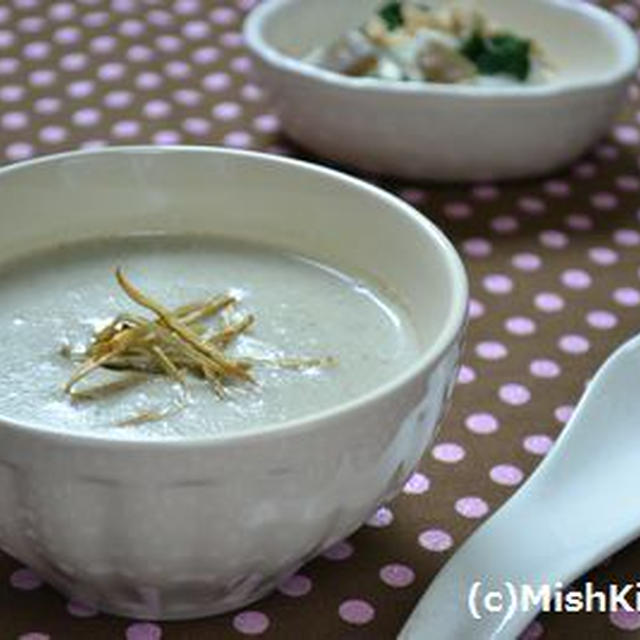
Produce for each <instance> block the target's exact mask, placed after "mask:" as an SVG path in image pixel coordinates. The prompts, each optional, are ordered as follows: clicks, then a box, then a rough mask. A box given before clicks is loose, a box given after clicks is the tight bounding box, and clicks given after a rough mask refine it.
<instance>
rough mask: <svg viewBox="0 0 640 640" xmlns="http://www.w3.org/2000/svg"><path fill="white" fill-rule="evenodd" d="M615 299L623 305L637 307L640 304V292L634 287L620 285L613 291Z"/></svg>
mask: <svg viewBox="0 0 640 640" xmlns="http://www.w3.org/2000/svg"><path fill="white" fill-rule="evenodd" d="M613 299H614V300H615V301H616V302H617V303H618V304H619V305H621V306H623V307H637V306H638V305H639V304H640V292H639V291H638V290H637V289H634V288H633V287H620V288H618V289H616V290H615V291H614V292H613Z"/></svg>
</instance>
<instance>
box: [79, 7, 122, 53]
mask: <svg viewBox="0 0 640 640" xmlns="http://www.w3.org/2000/svg"><path fill="white" fill-rule="evenodd" d="M108 22H109V14H108V13H107V12H106V11H92V12H91V13H87V14H86V15H84V16H83V17H82V24H83V25H84V26H85V27H89V28H92V29H98V28H100V27H104V26H106V24H107V23H108ZM96 40H99V41H101V42H100V44H98V43H96V42H95V41H96ZM102 42H104V48H103V46H102ZM94 43H95V45H94ZM115 45H116V40H115V38H113V37H112V36H99V37H98V38H95V39H94V40H92V41H91V50H92V51H95V52H96V53H104V52H105V51H111V50H112V49H113V48H114V47H115Z"/></svg>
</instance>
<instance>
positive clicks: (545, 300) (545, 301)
mask: <svg viewBox="0 0 640 640" xmlns="http://www.w3.org/2000/svg"><path fill="white" fill-rule="evenodd" d="M534 304H535V305H536V307H537V308H538V309H539V310H540V311H544V312H545V313H555V312H556V311H560V310H562V309H563V308H564V300H563V299H562V298H561V297H560V296H559V295H558V294H557V293H551V292H548V291H543V292H542V293H538V294H537V295H536V297H535V298H534Z"/></svg>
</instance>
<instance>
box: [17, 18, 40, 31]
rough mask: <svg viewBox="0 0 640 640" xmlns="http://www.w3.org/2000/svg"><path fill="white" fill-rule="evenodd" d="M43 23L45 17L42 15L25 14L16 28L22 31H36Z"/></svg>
mask: <svg viewBox="0 0 640 640" xmlns="http://www.w3.org/2000/svg"><path fill="white" fill-rule="evenodd" d="M44 25H45V19H44V18H43V17H42V16H27V17H26V18H22V20H20V21H19V22H18V29H20V31H23V32H24V33H37V32H38V31H41V30H42V28H43V27H44Z"/></svg>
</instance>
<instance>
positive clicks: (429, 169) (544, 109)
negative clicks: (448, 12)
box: [245, 0, 638, 180]
mask: <svg viewBox="0 0 640 640" xmlns="http://www.w3.org/2000/svg"><path fill="white" fill-rule="evenodd" d="M446 3H447V0H434V2H429V5H430V6H431V5H433V6H437V5H441V4H446ZM374 4H375V3H374V2H373V1H372V0H351V1H350V2H344V0H266V1H265V2H264V3H262V4H260V5H259V6H258V7H257V8H256V9H254V11H253V12H252V13H251V14H250V15H249V17H248V19H247V21H246V23H245V37H246V41H247V45H248V46H249V48H250V49H251V51H252V52H253V53H254V54H255V56H256V58H257V60H258V62H259V64H258V72H259V75H260V81H261V83H262V84H263V86H264V87H265V88H266V89H268V91H269V92H270V94H271V96H272V98H273V100H274V104H275V108H276V110H277V112H278V114H279V116H280V119H281V121H282V125H283V128H284V130H285V131H286V133H287V134H288V135H289V136H290V137H291V138H292V139H293V140H295V141H296V142H298V143H299V144H301V145H302V146H303V147H305V148H307V149H309V150H311V151H313V152H315V153H317V154H319V155H321V156H324V157H326V158H329V159H331V160H335V161H337V162H340V163H344V164H346V165H350V166H353V167H357V168H359V169H362V170H365V171H369V172H375V173H383V174H389V175H393V176H397V177H402V178H410V179H423V178H429V179H436V180H488V179H505V178H518V177H523V176H531V175H537V174H543V173H546V172H549V171H551V170H553V169H556V168H557V167H560V166H562V165H564V164H566V163H568V162H570V161H571V160H572V159H574V158H576V157H577V156H579V155H580V154H582V153H583V152H584V151H585V150H586V149H587V148H588V147H589V146H590V145H591V144H593V143H594V142H595V141H596V140H597V139H598V138H599V137H601V136H602V135H603V134H604V133H605V132H606V131H607V129H608V127H609V124H610V122H611V120H612V118H613V116H614V115H615V114H616V112H617V110H618V109H619V107H620V103H621V101H622V100H623V98H624V96H625V88H626V86H627V84H628V82H629V80H630V78H631V77H632V75H633V73H634V71H635V69H636V67H637V64H638V44H637V41H636V37H635V34H634V33H633V32H632V30H631V29H630V28H629V27H628V26H627V25H626V24H625V23H624V22H622V21H621V20H620V19H618V18H616V17H615V16H613V15H612V14H610V13H608V12H606V11H604V10H602V9H599V8H597V7H593V6H591V5H589V4H587V3H586V2H573V1H568V0H478V1H477V2H476V3H475V5H477V6H478V8H479V9H480V10H481V11H483V12H485V14H486V15H488V16H489V17H490V18H492V19H494V20H495V21H496V22H498V23H499V24H501V25H503V26H504V27H506V28H509V29H513V30H514V31H516V32H517V33H519V34H522V35H523V36H527V37H532V38H534V39H535V40H537V41H538V42H539V43H540V45H541V46H542V47H543V49H544V50H545V52H546V53H547V55H548V58H549V59H550V60H551V61H552V62H553V63H554V65H555V67H556V72H555V76H554V77H553V78H552V79H551V80H550V81H549V82H548V83H546V84H542V85H535V86H533V85H528V86H527V85H521V86H514V87H488V86H470V85H437V84H427V83H417V82H405V83H403V82H390V81H380V80H376V79H374V78H351V77H346V76H342V75H339V74H336V73H333V72H331V71H327V70H324V69H320V68H317V67H314V66H311V65H309V64H306V63H303V62H301V61H300V58H302V57H304V56H305V55H306V54H308V53H309V52H310V51H311V50H312V49H313V48H314V47H316V46H318V45H321V44H326V43H328V42H332V41H333V40H335V39H336V38H337V37H338V36H339V35H340V34H341V33H342V32H344V30H345V25H348V26H352V25H355V24H358V15H360V16H363V17H364V16H367V15H368V12H370V11H373V9H372V7H373V5H374Z"/></svg>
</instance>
